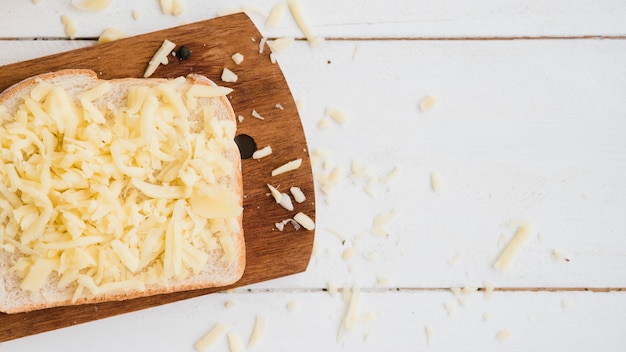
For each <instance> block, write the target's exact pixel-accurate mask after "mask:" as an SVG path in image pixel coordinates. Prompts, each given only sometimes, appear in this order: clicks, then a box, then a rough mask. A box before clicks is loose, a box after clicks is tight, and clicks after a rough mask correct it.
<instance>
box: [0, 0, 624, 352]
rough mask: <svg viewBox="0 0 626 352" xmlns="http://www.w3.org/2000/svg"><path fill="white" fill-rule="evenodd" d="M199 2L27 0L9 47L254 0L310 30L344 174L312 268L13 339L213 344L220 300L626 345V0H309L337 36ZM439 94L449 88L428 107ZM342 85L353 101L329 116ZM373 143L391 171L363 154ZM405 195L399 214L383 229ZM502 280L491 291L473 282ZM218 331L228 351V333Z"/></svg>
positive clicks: (540, 347) (435, 334)
mask: <svg viewBox="0 0 626 352" xmlns="http://www.w3.org/2000/svg"><path fill="white" fill-rule="evenodd" d="M183 3H184V5H185V10H184V12H183V14H182V15H180V16H171V15H164V14H162V13H161V12H160V9H159V6H158V1H156V0H144V1H132V2H130V1H128V2H126V1H121V0H117V1H114V2H113V4H112V6H111V7H110V8H108V9H107V10H105V11H103V12H99V13H91V12H84V11H80V10H77V9H75V8H73V7H72V6H70V1H52V0H43V1H42V2H41V3H40V4H38V5H35V4H33V3H31V2H30V1H26V0H22V1H11V2H5V3H3V5H2V6H3V7H2V10H1V12H2V20H1V21H0V53H2V54H0V65H3V64H9V63H13V62H18V61H22V60H25V59H30V58H35V57H40V56H43V55H47V54H52V53H56V52H61V51H67V50H71V49H75V48H79V47H84V46H89V45H93V44H94V39H95V38H97V37H98V36H99V35H100V33H101V31H102V30H103V29H105V28H107V27H114V28H117V29H120V30H123V31H126V32H128V33H129V34H140V33H145V32H149V31H153V30H158V29H163V28H167V27H172V26H175V25H179V24H182V23H188V22H193V21H199V20H204V19H209V18H213V17H216V16H218V15H220V14H224V13H227V12H228V11H230V10H231V9H235V10H236V9H240V8H241V7H242V6H244V5H245V6H247V7H246V9H247V12H248V13H249V15H250V17H251V18H252V19H253V20H254V21H255V23H256V24H257V26H258V27H259V29H260V30H261V32H262V33H263V35H265V36H267V37H268V38H276V37H284V36H293V37H296V38H297V39H299V40H297V41H296V42H295V44H294V45H293V46H292V47H290V48H289V49H287V50H286V51H284V52H281V53H279V54H278V63H279V64H280V66H281V68H282V69H283V72H284V74H285V77H286V78H287V81H288V82H289V85H290V87H291V89H292V92H293V94H294V97H295V99H296V100H299V101H300V102H301V103H302V104H301V110H300V113H301V117H302V120H303V124H304V126H305V131H306V134H307V138H308V142H309V145H310V151H311V152H312V153H314V154H316V155H317V154H321V155H323V156H322V157H318V158H319V159H320V161H319V163H317V164H316V165H315V167H314V171H315V172H316V173H317V174H318V176H319V175H320V174H328V173H329V172H331V171H332V170H334V169H335V168H336V167H339V168H340V170H343V175H344V177H342V178H341V179H340V181H339V183H338V184H337V185H336V187H335V188H333V189H332V191H331V192H330V193H329V194H324V193H323V192H321V191H319V192H318V193H317V197H318V202H317V226H318V229H317V234H316V248H315V253H314V256H313V258H312V260H311V263H310V266H309V268H308V270H307V271H306V272H305V273H303V274H299V275H295V276H291V277H286V278H282V279H279V280H275V281H272V282H265V283H261V284H257V285H254V286H250V287H244V288H240V289H237V290H235V291H234V292H228V293H220V294H213V295H208V296H204V297H200V298H195V299H191V300H188V301H182V302H178V303H174V304H169V305H165V306H161V307H157V308H153V309H148V310H143V311H139V312H135V313H129V314H126V315H122V316H117V317H113V318H108V319H104V320H100V321H96V322H93V323H88V324H83V325H79V326H74V327H71V328H66V329H61V330H57V331H53V332H49V333H43V334H39V335H35V336H32V337H28V338H22V339H18V340H14V341H10V342H6V343H3V344H2V346H1V348H0V349H1V350H2V351H40V350H47V351H78V350H89V351H116V350H119V351H139V350H142V351H193V350H194V343H195V342H196V341H197V340H198V339H199V338H200V337H202V336H203V335H204V334H205V333H206V332H207V331H209V330H210V329H211V328H212V327H213V326H214V325H215V324H216V323H219V322H223V323H226V324H227V325H228V326H229V328H230V331H233V332H235V333H236V334H238V335H239V337H240V338H241V340H242V341H243V342H244V343H246V342H247V340H248V338H249V336H250V333H251V330H252V327H253V325H254V322H255V319H256V318H257V317H258V316H262V317H265V319H266V322H267V326H266V331H265V333H264V335H263V338H262V340H261V341H260V343H259V345H258V346H256V347H255V348H254V350H258V351H343V350H345V351H424V350H431V351H476V350H479V349H480V350H482V351H503V350H504V351H566V350H570V351H583V350H589V351H624V350H626V292H623V290H624V288H626V2H624V1H621V0H581V1H575V2H573V1H565V0H554V1H545V0H527V1H502V0H473V1H467V0H447V1H429V0H423V1H422V0H421V1H410V0H403V1H395V2H393V3H390V2H382V1H374V0H372V1H361V2H358V3H355V2H352V1H329V0H324V1H306V0H302V5H303V6H304V8H305V9H306V10H307V11H306V16H307V18H308V20H309V23H310V25H311V28H312V31H313V32H314V34H316V35H319V36H323V37H325V38H326V41H325V42H323V43H321V44H320V45H318V46H316V47H311V46H310V45H309V44H308V43H307V42H306V41H305V40H303V35H302V32H301V31H300V30H299V28H298V27H297V26H296V24H295V21H294V20H293V18H292V17H291V14H290V13H289V12H287V13H285V16H284V18H283V19H282V21H281V22H280V24H279V25H278V26H276V27H274V28H269V27H267V26H266V25H265V19H266V15H267V13H268V12H269V11H270V10H271V8H272V7H273V6H274V5H275V4H276V3H277V1H276V0H271V1H270V0H255V1H243V2H239V1H227V0H214V1H210V2H209V1H201V0H183ZM133 10H137V11H138V12H137V14H139V15H140V16H139V18H138V19H134V18H133V15H132V13H133ZM61 15H67V16H69V17H70V18H71V19H72V20H73V21H74V22H75V24H76V27H77V34H76V39H74V40H69V39H68V37H67V35H66V33H65V31H64V28H63V25H62V23H61ZM426 96H434V97H436V98H437V101H438V103H437V105H436V106H435V107H434V109H432V110H430V111H428V112H423V111H420V109H419V103H420V101H421V100H422V99H423V98H424V97H426ZM328 107H334V108H338V109H341V110H342V111H344V112H345V113H346V115H347V116H348V121H347V123H345V124H343V125H342V124H338V123H335V122H331V123H330V126H329V127H327V128H320V127H319V123H320V121H321V120H323V119H324V116H325V115H324V112H325V110H326V108H328ZM355 161H356V162H358V163H360V164H362V165H363V166H365V167H366V168H367V170H368V172H369V175H370V176H369V177H368V176H365V175H363V174H359V175H356V176H355V175H352V176H353V177H351V176H350V174H351V172H350V170H351V166H352V163H353V162H355ZM394 168H397V172H398V173H397V177H395V178H393V177H389V178H390V179H387V180H386V179H385V178H384V176H385V175H389V174H390V173H391V172H392V171H393V170H394ZM433 175H435V178H436V179H437V180H439V181H440V182H441V188H440V189H439V190H438V191H434V190H433V188H432V185H431V179H432V176H433ZM391 176H393V174H392V175H391ZM380 177H382V179H381V178H380ZM366 190H368V191H369V192H366ZM390 212H396V213H395V214H396V215H395V217H393V219H391V220H390V221H389V222H388V223H387V224H386V225H385V226H386V228H387V230H388V231H387V235H377V234H374V233H373V231H372V229H373V227H374V219H375V218H376V217H377V216H378V215H380V214H387V213H390ZM520 221H528V222H529V223H530V224H531V226H532V229H531V237H530V239H529V240H528V241H527V242H526V243H525V245H524V246H523V247H522V249H521V251H520V252H519V254H518V256H517V257H516V258H515V261H514V262H513V264H512V266H511V267H510V269H509V270H506V271H499V270H496V269H494V268H493V263H494V261H495V260H496V258H497V257H498V256H499V254H500V252H501V251H502V249H503V247H504V246H505V245H506V243H507V242H508V241H509V240H510V238H511V237H512V235H513V234H514V232H515V231H516V226H517V225H519V224H520ZM346 250H347V252H346ZM351 252H352V254H353V257H352V258H350V253H351ZM344 253H345V255H344ZM329 283H330V285H331V286H333V285H336V286H337V287H338V288H339V293H338V294H337V295H336V296H332V295H331V294H330V293H329V292H328V291H327V290H326V289H327V287H328V286H329ZM485 283H487V285H489V284H490V283H491V284H493V285H495V287H496V290H495V292H494V293H493V295H492V297H491V298H490V299H485V298H484V296H483V293H482V292H481V291H478V292H472V293H467V294H463V293H460V294H459V293H458V292H457V293H455V292H454V291H457V290H456V289H455V288H462V287H468V288H470V287H481V288H484V287H485V285H486V284H485ZM354 285H358V286H359V287H360V292H361V294H360V304H359V305H358V307H357V308H358V312H357V317H358V318H359V319H357V321H356V324H355V326H354V327H353V329H351V330H346V331H345V332H344V333H343V335H342V336H340V337H338V331H339V330H340V325H341V322H342V316H343V315H344V313H345V312H346V311H347V310H348V308H349V303H347V302H345V301H344V300H343V299H342V297H341V296H342V294H341V291H342V288H343V287H353V286H354ZM451 288H452V290H451ZM466 291H471V290H466ZM227 302H230V303H228V304H227ZM428 329H429V330H430V331H431V336H430V339H429V338H428V334H427V333H426V331H427V330H428ZM502 331H505V332H509V333H510V336H509V337H508V338H506V339H498V338H497V337H498V334H499V332H502ZM211 350H214V351H228V350H229V347H228V342H227V339H226V338H222V339H220V340H219V341H218V342H217V343H216V345H214V346H213V348H212V349H211Z"/></svg>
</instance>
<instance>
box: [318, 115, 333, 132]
mask: <svg viewBox="0 0 626 352" xmlns="http://www.w3.org/2000/svg"><path fill="white" fill-rule="evenodd" d="M317 127H319V128H322V129H327V128H329V127H330V119H329V118H328V117H326V116H324V117H322V118H321V119H320V122H318V124H317Z"/></svg>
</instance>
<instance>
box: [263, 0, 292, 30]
mask: <svg viewBox="0 0 626 352" xmlns="http://www.w3.org/2000/svg"><path fill="white" fill-rule="evenodd" d="M286 8H287V3H286V2H284V1H283V2H279V3H278V4H276V5H275V6H274V7H273V8H272V10H271V11H270V14H269V16H267V20H266V21H265V25H266V26H268V27H276V26H277V25H278V24H279V23H280V21H281V20H282V19H283V15H284V14H285V9H286Z"/></svg>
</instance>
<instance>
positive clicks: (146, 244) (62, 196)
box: [0, 78, 242, 300]
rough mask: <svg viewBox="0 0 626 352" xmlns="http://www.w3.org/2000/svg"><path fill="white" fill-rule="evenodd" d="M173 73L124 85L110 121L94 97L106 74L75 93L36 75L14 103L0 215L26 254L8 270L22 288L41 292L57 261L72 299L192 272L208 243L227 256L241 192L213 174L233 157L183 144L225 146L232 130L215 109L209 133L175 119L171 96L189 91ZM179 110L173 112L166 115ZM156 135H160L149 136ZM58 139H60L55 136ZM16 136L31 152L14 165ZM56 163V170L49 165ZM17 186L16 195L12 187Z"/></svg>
mask: <svg viewBox="0 0 626 352" xmlns="http://www.w3.org/2000/svg"><path fill="white" fill-rule="evenodd" d="M182 79H183V81H182V82H184V80H185V79H184V78H182ZM180 83H181V80H179V79H174V80H171V81H168V82H167V83H162V84H160V85H158V86H155V87H149V88H148V87H141V86H136V87H131V88H129V94H128V97H127V107H126V109H123V110H122V111H121V112H119V113H117V114H115V116H114V117H113V121H110V124H111V125H112V126H106V125H105V124H106V123H109V121H107V120H106V119H104V118H103V117H102V116H97V115H98V114H100V115H102V114H103V111H100V110H98V108H97V107H95V103H94V100H96V99H98V98H101V97H102V96H103V95H104V94H106V93H107V92H109V91H110V89H111V87H110V84H109V83H108V82H103V83H101V84H99V85H97V86H95V87H93V88H91V89H88V90H86V91H83V92H78V93H76V97H77V98H76V100H74V99H72V98H70V96H69V95H68V93H67V92H66V91H65V90H64V89H63V88H61V87H56V86H52V85H50V84H46V83H43V82H40V83H39V84H38V85H37V86H35V88H33V90H32V91H31V94H28V95H26V96H25V97H24V100H25V103H24V104H22V105H20V106H19V108H18V112H17V115H19V114H24V116H27V117H26V118H25V119H24V121H23V124H22V125H20V124H6V125H4V126H0V137H1V138H0V150H1V151H2V152H1V153H0V157H1V158H2V160H1V161H0V168H1V169H2V170H3V172H1V173H0V199H1V200H0V203H2V204H3V208H4V209H6V210H7V211H9V212H10V213H11V214H12V215H11V216H10V220H9V221H8V224H7V223H5V224H2V225H0V227H1V228H0V244H2V247H3V248H9V247H7V245H10V246H11V247H12V250H13V251H18V250H19V251H20V252H22V254H23V257H22V258H24V260H22V261H18V262H17V263H16V265H15V266H13V267H12V269H11V270H13V271H15V272H16V273H17V274H19V275H20V276H21V277H22V278H23V280H22V284H21V285H22V288H23V289H24V290H28V291H33V292H36V291H38V290H39V289H40V288H41V287H43V285H44V284H46V283H47V282H48V279H49V275H50V274H51V273H52V271H54V272H56V274H55V275H58V276H59V278H60V283H59V285H60V287H62V288H67V287H69V286H70V285H74V286H75V291H74V294H73V299H74V300H76V299H79V298H80V297H81V295H83V294H86V293H83V291H84V290H85V289H86V290H88V291H90V292H91V293H92V294H105V293H109V292H124V291H129V290H130V291H132V290H143V289H144V288H145V287H146V285H151V284H159V283H163V282H167V281H169V280H173V279H175V280H184V279H185V278H187V277H188V276H189V275H190V274H191V273H197V272H199V271H200V270H202V269H203V267H204V265H205V263H206V262H207V261H208V259H209V255H208V254H207V253H208V252H213V251H215V250H217V249H218V248H220V247H221V249H222V250H223V252H224V256H225V260H231V259H232V258H233V253H234V249H233V248H234V247H233V246H234V245H233V243H232V238H231V237H230V236H231V232H232V231H237V232H238V231H239V224H238V223H231V222H230V220H234V217H235V216H238V215H239V214H240V213H241V211H242V209H241V207H240V205H239V199H238V195H237V194H235V192H233V191H231V190H230V189H227V188H225V187H223V186H222V185H220V184H219V183H218V181H217V180H219V179H220V178H221V177H224V176H226V175H230V171H229V167H230V164H229V163H228V161H227V160H205V159H201V158H198V157H197V156H196V155H191V153H190V152H189V150H194V151H195V153H197V155H198V156H203V155H211V154H216V155H221V153H222V151H223V148H225V147H226V146H227V144H226V143H231V142H232V139H231V138H232V137H234V136H231V135H230V133H231V132H229V131H233V132H234V130H233V129H232V128H231V127H229V125H227V124H224V125H219V124H216V123H213V121H217V120H216V119H215V118H214V120H211V121H207V122H208V123H207V125H206V126H205V127H206V128H207V129H209V130H210V136H211V137H210V138H209V137H207V134H206V133H199V134H196V133H194V134H191V133H190V132H189V128H188V127H187V126H185V125H184V124H183V125H180V123H181V122H180V121H179V120H181V119H180V116H182V114H183V113H184V112H185V111H186V110H185V109H184V104H182V105H181V104H178V105H179V106H177V103H176V102H177V101H179V103H180V102H182V101H183V98H182V97H183V96H184V95H185V94H186V92H185V91H183V89H182V88H181V89H180V90H177V89H175V88H173V87H174V86H175V85H177V84H178V85H180ZM134 88H135V89H134ZM143 88H145V90H144V89H143ZM192 88H193V87H192ZM189 90H191V88H190V89H189ZM133 92H134V93H133ZM139 93H141V94H139ZM138 100H141V103H138V102H137V101H138ZM90 104H91V105H90ZM136 105H139V107H137V108H136V111H134V112H133V111H132V110H133V109H134V108H135V106H136ZM102 109H108V108H106V107H102ZM0 110H2V109H0ZM176 110H179V111H180V112H179V113H177V115H176V116H177V117H178V118H176V119H175V118H173V116H171V115H169V114H163V111H176ZM39 111H41V112H45V114H39V113H38V112H39ZM187 113H188V111H187ZM0 114H2V112H1V111H0ZM5 114H6V113H5ZM45 115H47V117H46V116H45ZM172 115H173V113H172ZM5 117H6V116H5ZM9 117H10V116H9ZM9 117H7V118H9ZM44 118H45V119H44ZM177 127H178V128H180V129H181V131H176V130H175V128H177ZM111 129H113V130H114V133H111ZM164 131H170V132H168V133H163V132H164ZM156 133H162V135H163V136H162V138H161V139H162V140H161V141H157V140H156V138H151V136H154V134H156ZM24 136H26V138H25V137H24ZM39 136H41V138H39ZM60 139H63V146H61V147H59V146H57V145H56V142H55V141H56V140H60ZM18 141H19V143H20V144H19V145H20V146H21V147H22V148H23V150H27V151H29V152H28V153H30V154H31V155H29V159H28V160H22V162H21V163H20V164H19V165H18V166H16V165H15V164H13V163H10V162H8V161H9V160H14V159H15V158H17V157H20V156H23V154H22V150H16V149H15V147H14V146H15V145H16V143H17V142H18ZM173 143H175V144H176V145H177V146H179V147H178V148H177V149H175V148H173V147H172V148H167V150H168V151H169V152H170V153H172V154H171V155H170V154H168V153H166V152H165V151H164V150H161V148H162V147H164V146H166V145H168V144H173ZM185 148H188V149H189V150H186V149H185ZM31 151H32V152H31ZM53 151H54V153H53ZM42 155H44V156H48V157H47V158H46V159H44V158H42V157H41V156H42ZM209 163H210V164H209ZM164 164H167V165H168V166H167V167H164ZM184 164H189V166H188V167H183V165H184ZM51 165H57V166H58V169H56V170H55V172H51ZM169 165H172V167H169ZM207 166H216V167H215V168H212V167H207ZM196 168H197V169H196ZM31 170H32V171H31ZM146 170H154V171H155V174H152V173H148V172H147V171H146ZM159 170H160V172H159ZM199 170H202V171H204V170H212V171H211V172H210V173H209V172H205V173H204V174H201V173H200V172H201V171H199ZM18 171H19V173H18ZM35 180H37V181H35ZM5 188H6V190H5ZM13 188H15V190H18V189H19V190H20V191H21V194H22V197H21V199H18V198H17V197H16V196H15V195H14V194H13V193H14V192H13V191H11V192H9V191H8V189H13ZM11 194H12V196H11ZM7 195H8V196H7ZM208 195H211V196H212V197H213V198H212V199H213V200H209V197H208ZM187 197H188V198H189V199H188V201H187V199H186V198H187ZM53 200H54V203H53ZM22 202H23V203H22ZM229 218H233V219H229ZM11 227H15V228H16V231H9V230H10V228H11ZM20 227H21V229H20V230H19V231H18V230H17V229H18V228H20ZM207 229H208V230H210V231H206V230H207ZM213 234H217V235H213Z"/></svg>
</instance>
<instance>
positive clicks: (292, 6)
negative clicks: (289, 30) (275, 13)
mask: <svg viewBox="0 0 626 352" xmlns="http://www.w3.org/2000/svg"><path fill="white" fill-rule="evenodd" d="M287 4H288V5H289V10H290V11H291V15H292V16H293V18H294V20H295V21H296V23H297V24H298V27H299V28H300V30H301V31H302V34H304V37H305V38H306V39H307V40H308V41H309V45H311V46H316V45H317V44H319V43H320V42H322V41H323V40H324V38H322V37H317V36H315V35H313V32H312V31H311V27H310V26H309V24H308V22H307V20H306V18H305V15H304V12H305V11H304V8H303V7H302V4H301V3H300V0H288V1H287Z"/></svg>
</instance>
